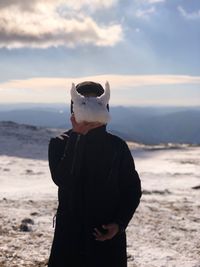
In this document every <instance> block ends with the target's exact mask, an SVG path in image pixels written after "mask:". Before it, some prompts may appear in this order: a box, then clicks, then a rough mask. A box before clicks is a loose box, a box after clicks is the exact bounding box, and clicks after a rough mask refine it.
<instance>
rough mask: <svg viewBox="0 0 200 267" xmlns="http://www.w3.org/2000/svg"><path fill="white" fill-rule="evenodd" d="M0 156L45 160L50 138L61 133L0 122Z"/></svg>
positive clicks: (59, 131) (9, 122)
mask: <svg viewBox="0 0 200 267" xmlns="http://www.w3.org/2000/svg"><path fill="white" fill-rule="evenodd" d="M0 129H1V130H0V144H1V145H0V155H7V156H16V157H22V158H34V159H47V156H48V155H47V153H48V144H49V140H50V138H51V137H55V136H57V135H58V134H60V133H61V132H62V130H59V129H48V128H43V127H37V126H32V125H26V124H18V123H15V122H11V121H5V122H0Z"/></svg>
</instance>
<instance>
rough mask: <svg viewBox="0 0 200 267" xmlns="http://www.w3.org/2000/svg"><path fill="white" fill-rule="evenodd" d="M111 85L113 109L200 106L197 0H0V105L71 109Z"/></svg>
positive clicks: (199, 8)
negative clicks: (78, 95) (97, 87)
mask: <svg viewBox="0 0 200 267" xmlns="http://www.w3.org/2000/svg"><path fill="white" fill-rule="evenodd" d="M85 80H92V81H97V82H100V83H101V84H102V85H103V86H104V84H105V82H106V81H109V83H110V87H111V100H110V102H111V104H113V105H129V106H134V105H136V106H138V105H139V106H149V105H150V106H152V105H159V106H166V105H173V106H199V105H200V1H199V0H121V1H120V0H76V1H73V0H65V1H63V0H45V1H44V0H43V1H42V0H32V1H27V0H6V1H5V0H0V103H2V104H3V103H4V104H5V103H30V102H32V103H69V102H70V88H71V84H72V82H74V83H75V84H76V83H78V82H81V81H85Z"/></svg>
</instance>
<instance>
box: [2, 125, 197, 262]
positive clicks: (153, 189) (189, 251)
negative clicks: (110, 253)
mask: <svg viewBox="0 0 200 267" xmlns="http://www.w3.org/2000/svg"><path fill="white" fill-rule="evenodd" d="M8 126H9V127H10V128H11V130H8ZM8 126H6V125H4V131H3V134H2V132H1V133H0V141H1V144H2V146H1V148H0V267H45V266H47V261H48V256H49V253H50V248H51V243H52V239H53V233H54V228H53V227H52V222H53V216H54V214H55V212H56V207H57V187H56V186H55V185H54V184H53V182H52V181H51V177H50V173H49V169H48V162H47V145H48V140H49V137H48V138H47V137H43V138H44V139H45V140H46V141H45V142H38V140H40V136H43V135H45V136H46V134H48V135H49V136H51V135H54V132H49V131H48V132H46V131H45V130H44V129H39V128H33V129H32V128H27V127H26V126H23V127H20V129H17V128H13V127H16V125H15V126H12V125H11V124H9V125H8ZM6 127H7V128H6ZM20 131H21V132H20ZM7 133H9V135H8V139H6V134H7ZM32 135H34V138H33V137H32ZM8 140H9V143H8ZM129 145H130V148H131V150H132V153H133V156H134V159H135V163H136V168H137V170H138V172H139V174H140V177H141V180H142V188H143V196H142V199H141V204H140V206H139V208H138V210H137V212H136V214H135V216H134V218H133V219H132V221H131V222H130V224H129V227H128V229H127V236H128V244H127V250H128V263H129V267H200V238H199V237H200V215H199V214H200V189H199V188H200V147H190V146H183V145H182V146H178V145H176V146H171V145H168V146H157V147H147V146H142V145H136V144H129ZM31 155H33V156H31ZM58 267H59V266H58ZM102 267H103V266H102ZM111 267H114V266H111Z"/></svg>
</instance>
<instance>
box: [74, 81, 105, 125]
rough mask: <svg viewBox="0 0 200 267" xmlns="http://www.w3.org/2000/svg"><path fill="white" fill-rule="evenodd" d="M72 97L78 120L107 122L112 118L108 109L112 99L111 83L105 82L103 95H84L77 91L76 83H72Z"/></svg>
mask: <svg viewBox="0 0 200 267" xmlns="http://www.w3.org/2000/svg"><path fill="white" fill-rule="evenodd" d="M71 99H72V101H73V111H74V116H75V119H76V121H77V122H78V123H79V122H83V121H88V122H100V123H104V124H105V123H107V122H108V121H109V120H110V114H109V112H108V110H107V104H108V102H109V99H110V85H109V83H108V82H106V84H105V90H104V93H103V94H102V95H101V96H97V97H94V96H83V95H81V94H79V93H78V92H77V91H76V87H75V84H74V83H73V84H72V88H71Z"/></svg>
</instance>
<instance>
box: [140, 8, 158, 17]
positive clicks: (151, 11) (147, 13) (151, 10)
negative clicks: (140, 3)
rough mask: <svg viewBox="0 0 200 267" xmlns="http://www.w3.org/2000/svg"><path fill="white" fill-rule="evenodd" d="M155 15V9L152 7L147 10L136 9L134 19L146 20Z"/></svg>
mask: <svg viewBox="0 0 200 267" xmlns="http://www.w3.org/2000/svg"><path fill="white" fill-rule="evenodd" d="M155 13H156V9H155V7H154V6H152V7H150V8H148V9H138V10H137V11H136V17H138V18H143V19H148V18H149V17H150V16H151V15H152V14H155Z"/></svg>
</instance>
